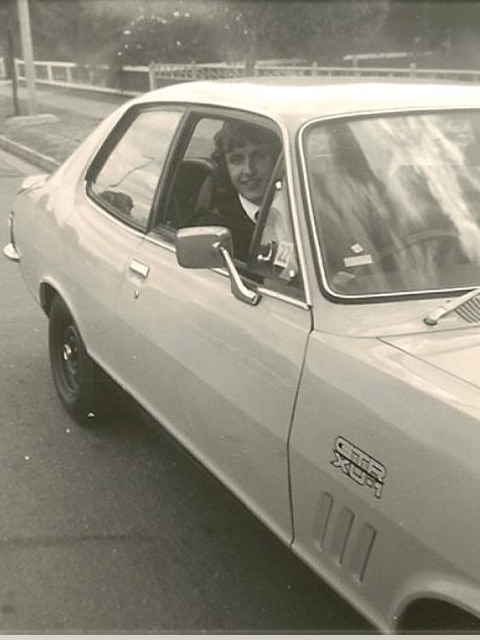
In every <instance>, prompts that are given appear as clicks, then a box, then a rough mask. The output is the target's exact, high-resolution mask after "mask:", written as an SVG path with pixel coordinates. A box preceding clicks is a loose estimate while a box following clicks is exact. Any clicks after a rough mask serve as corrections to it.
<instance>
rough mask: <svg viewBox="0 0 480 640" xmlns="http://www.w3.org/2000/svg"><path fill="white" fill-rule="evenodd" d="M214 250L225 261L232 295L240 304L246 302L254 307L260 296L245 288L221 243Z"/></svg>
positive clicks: (230, 257) (228, 253)
mask: <svg viewBox="0 0 480 640" xmlns="http://www.w3.org/2000/svg"><path fill="white" fill-rule="evenodd" d="M216 248H217V249H218V250H219V251H220V253H221V254H222V257H223V259H224V260H225V265H226V267H227V271H228V275H229V276H230V285H231V290H232V293H233V295H234V296H235V297H236V298H238V299H239V300H241V301H242V302H246V303H247V304H251V305H256V304H258V302H259V300H260V294H258V293H256V292H255V291H252V290H251V289H249V288H248V287H246V286H245V285H244V284H243V282H242V279H241V278H240V275H239V273H238V271H237V267H236V266H235V263H234V262H233V260H232V256H231V255H230V252H229V251H228V249H226V248H225V247H224V246H223V245H222V244H221V243H218V244H217V246H216Z"/></svg>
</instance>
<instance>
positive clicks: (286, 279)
mask: <svg viewBox="0 0 480 640" xmlns="http://www.w3.org/2000/svg"><path fill="white" fill-rule="evenodd" d="M248 268H249V271H251V272H252V274H256V275H260V276H261V277H262V281H263V284H264V285H265V286H267V287H269V288H273V289H275V290H277V291H279V292H281V293H285V294H288V295H289V296H291V295H293V296H294V297H303V296H302V293H301V292H302V290H303V287H302V282H301V275H300V269H299V261H298V254H297V249H296V243H295V238H294V234H293V227H292V220H291V215H290V208H289V204H288V189H287V182H286V179H285V178H284V177H278V179H275V180H274V182H273V184H272V186H271V193H269V194H267V197H266V201H265V211H263V212H262V213H261V216H260V219H259V222H258V229H257V232H256V234H255V237H254V241H253V245H252V251H251V256H250V260H249V264H248Z"/></svg>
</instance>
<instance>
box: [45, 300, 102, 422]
mask: <svg viewBox="0 0 480 640" xmlns="http://www.w3.org/2000/svg"><path fill="white" fill-rule="evenodd" d="M48 337H49V352H50V366H51V370H52V376H53V381H54V384H55V388H56V390H57V393H58V395H59V397H60V400H61V402H62V404H63V406H64V407H65V409H66V410H67V412H68V413H69V414H70V415H71V416H72V417H73V418H75V419H77V420H84V419H87V418H88V417H89V415H90V417H93V415H94V414H95V410H96V406H95V405H96V403H95V382H96V379H97V378H98V371H97V365H96V364H95V363H94V362H93V360H92V359H91V358H90V356H89V355H88V353H87V350H86V349H85V345H84V342H83V340H82V336H81V335H80V331H79V330H78V327H77V325H76V323H75V320H74V319H73V317H72V314H71V313H70V311H69V310H68V307H67V306H66V305H65V303H64V302H63V300H62V299H61V298H59V297H58V296H57V297H55V299H54V300H53V303H52V306H51V309H50V323H49V335H48Z"/></svg>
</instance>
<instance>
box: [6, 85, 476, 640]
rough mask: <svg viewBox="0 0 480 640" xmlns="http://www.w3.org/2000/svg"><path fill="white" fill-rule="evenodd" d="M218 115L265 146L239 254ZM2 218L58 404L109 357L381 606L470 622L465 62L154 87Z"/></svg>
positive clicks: (471, 227) (339, 578)
mask: <svg viewBox="0 0 480 640" xmlns="http://www.w3.org/2000/svg"><path fill="white" fill-rule="evenodd" d="M226 123H234V124H235V125H237V124H242V125H245V124H247V125H249V126H250V125H255V126H256V127H257V128H260V129H261V130H262V131H263V132H268V135H270V136H271V135H272V134H273V135H274V137H275V138H276V140H277V141H278V145H279V149H280V148H281V152H280V153H279V154H278V155H277V157H276V161H275V164H274V166H273V168H272V171H271V174H270V175H269V180H268V186H267V187H266V189H265V191H264V193H263V200H262V203H261V206H260V210H259V218H258V219H257V222H256V224H254V223H252V224H253V226H252V229H254V231H253V236H252V239H251V244H250V247H249V250H248V253H247V254H245V255H243V256H241V255H240V254H239V253H238V252H237V250H236V249H235V242H236V229H235V228H233V227H231V226H230V225H226V224H223V223H222V222H221V220H222V218H220V217H218V218H215V217H213V218H212V220H213V222H212V221H210V222H208V223H205V222H202V220H205V219H206V218H204V217H202V215H203V213H204V212H215V211H216V207H217V204H216V203H217V202H218V199H217V200H216V199H215V198H218V193H216V192H217V191H218V180H217V177H218V176H217V172H218V166H217V165H216V163H215V144H216V142H215V141H216V139H217V135H218V132H219V131H220V130H221V129H222V127H224V126H225V124H226ZM255 181H256V178H254V179H252V178H249V180H246V181H245V182H249V186H250V187H252V185H253V187H255V186H256V182H255ZM217 220H218V221H219V223H217V222H216V221H217ZM10 230H11V242H10V244H9V245H8V246H7V247H6V248H5V254H6V255H7V257H9V258H10V259H13V260H16V261H19V264H20V268H21V272H22V275H23V278H24V280H25V282H26V284H27V286H28V287H29V289H30V290H31V291H32V293H33V295H34V296H35V298H36V299H37V300H38V302H39V304H40V305H41V306H42V308H43V309H44V311H45V313H46V314H47V316H48V317H49V327H50V328H49V334H50V336H49V337H50V357H51V367H52V373H53V379H54V382H55V385H56V388H57V390H58V393H59V396H60V399H61V401H62V402H63V404H64V406H65V407H66V409H67V410H68V411H69V412H70V413H71V414H72V415H73V416H75V417H77V418H79V419H80V420H82V419H87V420H88V419H90V420H94V419H95V418H92V416H94V415H99V413H100V411H101V400H102V398H101V393H100V391H101V389H102V384H101V380H102V375H103V373H104V372H106V373H107V374H108V376H110V377H111V378H113V379H114V380H115V381H116V382H117V383H118V384H119V385H120V386H121V387H122V388H123V389H125V390H126V391H127V392H128V393H129V394H130V395H131V396H132V397H133V398H134V399H135V400H136V401H137V402H138V403H139V404H140V405H141V406H142V407H143V408H144V409H145V410H146V411H147V412H148V413H149V414H151V415H152V416H153V417H154V419H155V420H156V421H158V422H159V423H160V424H161V425H163V427H164V428H166V429H167V430H168V431H170V432H171V433H172V434H173V435H174V436H175V437H176V438H177V439H178V440H179V441H180V442H181V443H182V444H183V445H184V446H185V447H186V448H187V449H188V450H189V451H190V452H192V453H193V454H194V455H195V456H196V457H197V458H198V459H199V460H200V461H201V462H202V463H203V464H204V465H205V466H206V467H207V468H208V469H209V470H210V471H211V472H212V473H214V474H215V475H216V476H218V477H219V478H220V479H221V480H222V481H223V482H224V484H225V485H226V486H227V487H229V489H230V490H231V491H233V492H234V493H235V494H236V495H237V496H238V497H239V498H240V500H242V501H243V502H244V503H245V504H246V505H247V506H248V507H249V508H250V509H251V510H252V511H253V512H254V513H255V514H256V515H257V516H258V517H259V518H260V519H261V520H262V521H263V522H264V523H265V524H266V525H267V526H268V527H269V528H270V529H271V530H272V531H274V532H275V534H277V536H278V537H279V538H280V539H281V540H282V541H283V542H284V543H285V544H286V545H288V546H289V547H291V549H292V550H293V551H294V552H295V553H296V554H298V556H300V557H301V558H302V559H303V560H304V561H305V562H306V563H307V564H308V565H309V566H310V567H311V568H313V569H314V570H315V571H316V572H317V573H318V574H319V575H320V576H321V577H322V578H323V579H324V580H326V581H327V582H328V583H330V584H331V585H332V586H333V587H334V588H335V589H337V590H338V591H339V592H340V593H341V594H342V595H343V596H344V597H345V598H346V599H347V600H348V601H349V602H351V603H352V604H353V605H354V606H355V607H356V608H357V609H358V610H359V611H360V612H362V614H363V615H364V616H365V617H366V618H368V619H369V620H370V621H371V622H372V623H374V624H375V625H376V626H377V628H378V629H379V630H381V631H385V632H391V631H397V630H405V629H407V630H419V629H422V630H435V629H437V630H438V629H446V628H449V629H453V630H465V629H469V630H471V629H476V630H478V629H479V628H480V624H479V620H480V543H479V539H480V538H477V535H479V533H480V498H479V496H480V389H479V387H480V325H479V322H480V88H478V87H474V86H460V85H459V86H456V85H449V84H438V85H434V84H422V83H414V82H394V81H392V82H381V81H373V80H372V81H367V82H365V81H364V82H362V81H361V80H360V79H356V80H353V81H347V80H343V81H328V80H321V79H317V78H311V79H298V78H285V79H269V80H266V79H263V80H260V79H246V80H242V81H227V82H223V81H222V82H204V83H190V84H184V85H177V86H172V87H167V88H165V89H161V90H158V91H155V92H152V93H149V94H147V95H145V96H142V97H140V98H138V99H135V100H133V101H131V102H130V103H128V104H126V105H124V106H122V107H121V108H120V109H119V110H118V111H116V112H115V113H114V114H113V115H111V116H110V117H109V118H107V120H106V121H105V122H104V123H103V124H102V125H101V126H100V127H99V128H98V130H96V131H95V132H94V133H93V134H92V135H91V136H90V137H89V138H88V139H87V140H86V141H85V142H84V143H83V144H82V145H81V146H80V148H79V149H78V150H77V151H76V152H75V153H74V154H73V156H72V157H71V158H70V159H68V160H67V161H66V162H65V163H64V164H63V166H61V167H60V169H58V170H57V171H56V172H55V173H54V174H53V175H51V176H34V177H30V178H28V179H26V180H25V183H24V185H23V187H22V189H21V191H20V192H19V195H18V197H17V199H16V202H15V204H14V211H13V214H12V215H11V216H10ZM477 357H478V358H479V360H478V361H477ZM85 416H87V418H85ZM88 416H90V418H88Z"/></svg>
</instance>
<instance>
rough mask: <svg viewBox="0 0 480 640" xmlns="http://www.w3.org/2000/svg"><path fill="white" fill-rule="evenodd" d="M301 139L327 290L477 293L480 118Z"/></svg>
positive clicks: (403, 120)
mask: <svg viewBox="0 0 480 640" xmlns="http://www.w3.org/2000/svg"><path fill="white" fill-rule="evenodd" d="M303 141H304V142H303V146H304V154H305V163H306V170H307V177H308V190H309V197H310V201H311V206H312V209H313V213H314V218H315V225H316V230H317V234H318V239H319V244H320V248H321V252H322V263H323V271H324V274H325V280H326V282H325V284H326V286H327V287H328V289H330V291H332V292H334V293H337V294H340V295H343V296H352V295H354V296H358V295H371V294H392V293H410V294H411V293H412V292H425V291H435V290H439V289H450V290H452V289H459V288H466V287H472V286H479V285H480V111H455V112H451V111H449V112H447V111H442V112H438V113H428V114H409V115H402V116H382V117H375V118H373V117H369V118H361V119H360V118H359V119H355V120H336V121H335V122H330V123H325V122H323V123H317V124H314V125H311V126H310V127H309V128H307V130H306V131H305V135H304V138H303Z"/></svg>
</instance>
